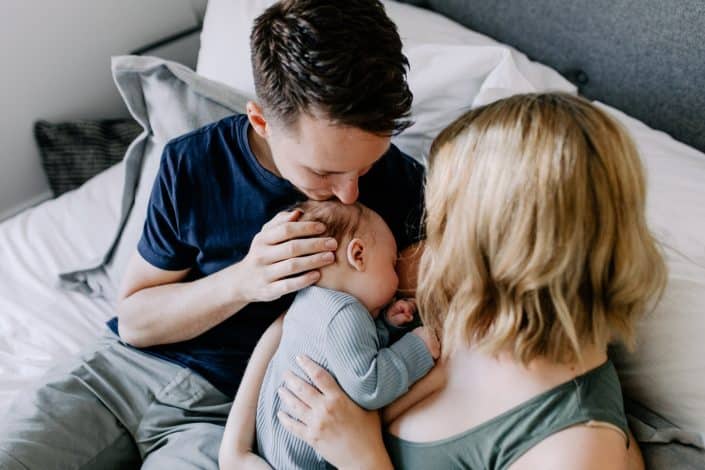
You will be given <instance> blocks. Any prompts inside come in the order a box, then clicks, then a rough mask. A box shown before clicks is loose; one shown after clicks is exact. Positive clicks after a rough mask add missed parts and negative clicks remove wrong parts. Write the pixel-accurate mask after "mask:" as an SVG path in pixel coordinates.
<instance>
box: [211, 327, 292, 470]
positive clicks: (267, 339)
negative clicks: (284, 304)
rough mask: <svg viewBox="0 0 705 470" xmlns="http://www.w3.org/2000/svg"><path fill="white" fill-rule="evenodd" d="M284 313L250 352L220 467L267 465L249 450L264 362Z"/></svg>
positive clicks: (275, 344) (224, 469) (273, 348)
mask: <svg viewBox="0 0 705 470" xmlns="http://www.w3.org/2000/svg"><path fill="white" fill-rule="evenodd" d="M283 321H284V315H282V316H280V317H279V318H277V320H276V321H275V322H274V323H272V324H271V325H270V327H269V328H267V331H265V332H264V334H263V335H262V337H261V338H260V340H259V342H258V343H257V346H256V347H255V350H254V351H253V352H252V356H251V357H250V362H249V364H248V365H247V369H246V370H245V374H244V375H243V377H242V382H240V387H239V388H238V391H237V395H236V396H235V401H233V406H232V408H231V409H230V414H229V415H228V422H227V424H226V425H225V432H224V433H223V440H222V442H221V443H220V453H219V456H218V461H219V466H220V469H221V470H234V469H238V468H243V469H244V468H247V469H250V468H255V469H257V468H262V469H265V468H266V469H270V468H271V467H270V466H269V465H267V462H265V461H264V459H262V458H260V457H259V456H258V455H257V454H255V453H254V452H253V451H252V448H253V445H254V442H255V417H256V416H257V397H258V396H259V391H260V388H261V387H262V381H263V380H264V376H265V374H266V372H267V364H269V361H270V360H271V359H272V357H273V356H274V353H275V352H276V350H277V347H279V341H280V340H281V335H282V323H283Z"/></svg>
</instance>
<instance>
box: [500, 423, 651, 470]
mask: <svg viewBox="0 0 705 470" xmlns="http://www.w3.org/2000/svg"><path fill="white" fill-rule="evenodd" d="M534 468H543V469H547V470H550V469H564V468H571V469H575V470H638V469H639V468H641V469H643V464H642V466H641V467H635V466H633V462H630V455H629V452H628V450H627V446H626V440H625V436H624V434H623V433H622V432H621V431H618V430H616V429H613V428H611V427H606V426H604V427H603V426H586V425H580V426H573V427H570V428H568V429H564V430H563V431H560V432H557V433H556V434H553V435H552V436H549V437H547V438H546V439H544V440H543V441H541V442H539V443H538V444H536V445H535V446H534V447H532V448H531V449H530V450H529V451H528V452H527V453H525V454H524V455H522V456H521V457H520V458H519V459H518V460H517V461H516V462H515V463H514V464H513V465H512V467H511V470H526V469H534Z"/></svg>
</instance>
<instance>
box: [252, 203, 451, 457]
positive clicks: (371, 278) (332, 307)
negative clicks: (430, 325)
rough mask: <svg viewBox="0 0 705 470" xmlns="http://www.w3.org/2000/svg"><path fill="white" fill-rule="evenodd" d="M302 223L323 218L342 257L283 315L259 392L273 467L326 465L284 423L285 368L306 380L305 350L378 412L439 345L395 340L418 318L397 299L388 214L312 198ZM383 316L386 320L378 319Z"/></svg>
mask: <svg viewBox="0 0 705 470" xmlns="http://www.w3.org/2000/svg"><path fill="white" fill-rule="evenodd" d="M299 208H300V209H302V210H303V216H302V219H301V220H312V221H319V222H323V223H324V224H325V225H326V227H327V230H328V233H327V234H326V236H330V237H333V238H335V239H336V240H337V241H338V250H337V253H336V262H335V264H333V265H330V266H328V267H325V268H323V269H322V271H321V279H320V280H319V282H318V283H317V284H316V285H315V286H311V287H308V288H306V289H303V290H301V291H300V292H299V293H298V294H297V296H296V298H295V300H294V302H293V304H292V305H291V307H290V308H289V311H288V313H287V314H286V316H285V317H284V325H283V332H282V338H281V343H280V344H279V348H278V349H277V352H276V353H275V355H274V357H273V358H272V361H271V362H270V363H269V366H268V368H267V373H266V376H265V378H264V382H263V383H262V388H261V389H260V394H259V400H258V403H257V418H256V428H257V451H258V453H259V455H260V456H261V457H263V458H265V459H266V460H267V462H268V463H269V464H270V465H271V466H272V467H274V468H275V469H292V468H305V469H315V468H327V463H326V462H325V461H324V460H323V459H322V458H321V457H320V456H319V455H318V454H316V452H315V451H314V450H313V449H312V448H310V447H309V446H308V445H307V444H306V443H304V442H303V441H301V440H299V439H297V438H296V437H294V436H293V435H291V434H289V433H288V432H287V431H286V430H285V429H284V428H283V427H282V426H281V424H280V423H279V420H278V418H277V412H278V411H279V409H280V407H281V406H282V404H281V401H280V399H279V395H278V393H277V391H278V390H279V388H280V387H282V386H283V383H284V373H285V372H286V371H288V370H293V371H295V372H296V373H297V374H298V375H300V376H301V377H303V378H305V379H306V375H305V374H304V373H303V372H302V371H301V369H299V367H298V366H297V364H296V361H295V358H296V356H298V355H307V356H309V357H310V358H311V359H313V360H314V361H316V362H317V363H319V364H320V365H321V366H323V367H324V368H326V369H327V370H328V371H329V372H330V373H331V374H332V375H333V376H334V377H335V378H336V380H337V381H338V383H339V384H340V386H341V387H342V388H343V390H345V392H346V393H347V394H348V395H349V396H350V398H351V399H352V400H354V401H355V402H356V403H357V404H359V405H360V406H362V407H363V408H367V409H370V410H372V409H378V408H381V407H383V406H386V405H388V404H389V403H391V402H392V401H394V400H395V399H396V398H398V397H399V396H401V395H403V394H404V393H405V392H406V391H407V390H408V389H409V387H410V385H412V384H413V383H414V382H416V381H417V380H419V379H420V378H421V377H423V376H424V375H426V373H427V372H428V371H429V370H430V369H431V368H432V367H433V364H434V359H436V358H438V354H439V349H440V348H439V345H438V343H437V341H436V339H435V336H434V335H433V334H432V333H431V332H430V331H429V330H427V329H426V328H424V327H418V328H416V329H414V330H413V331H411V332H409V333H406V334H403V335H402V336H401V338H400V339H399V340H398V341H396V342H395V343H393V344H391V345H390V344H389V326H391V327H392V329H394V328H395V327H401V326H402V325H404V324H407V323H410V322H411V321H412V320H413V319H414V310H415V304H414V303H413V301H412V300H408V299H403V300H399V301H396V302H395V303H394V304H393V305H392V306H391V307H389V308H388V309H387V311H386V312H385V314H383V315H380V312H381V311H382V310H383V308H384V307H385V306H386V305H388V304H389V303H390V302H391V301H392V300H393V298H394V294H395V293H396V290H397V285H398V282H399V280H398V278H397V274H396V271H395V265H396V260H397V246H396V242H395V241H394V236H393V235H392V232H391V230H390V229H389V227H388V226H387V224H386V223H385V222H384V220H382V218H381V217H380V216H379V215H378V214H377V213H375V212H373V211H372V210H370V209H368V208H366V207H364V206H362V205H360V204H354V205H347V206H346V205H343V204H341V203H339V202H333V201H325V202H314V201H309V202H306V203H303V204H302V205H301V206H299ZM378 317H381V318H378Z"/></svg>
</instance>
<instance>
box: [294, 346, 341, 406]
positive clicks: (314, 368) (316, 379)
mask: <svg viewBox="0 0 705 470" xmlns="http://www.w3.org/2000/svg"><path fill="white" fill-rule="evenodd" d="M296 362H297V363H298V364H299V366H301V368H302V369H303V370H304V372H306V375H308V377H309V378H310V379H311V381H312V382H313V385H314V386H315V388H317V389H318V390H320V391H321V393H322V394H323V395H332V394H334V393H335V392H337V391H339V390H340V387H339V386H338V383H337V382H336V381H335V379H334V378H333V376H332V375H330V373H329V372H328V371H327V370H325V369H324V368H323V367H321V366H320V365H318V364H316V363H315V362H313V361H312V360H311V359H310V358H309V357H308V356H298V357H297V358H296ZM299 380H301V379H299ZM304 383H306V382H304ZM306 385H307V386H308V387H309V388H312V389H314V390H315V388H314V387H311V386H310V385H309V384H308V383H306ZM287 387H288V385H287ZM294 393H296V390H294ZM308 404H309V406H310V403H308Z"/></svg>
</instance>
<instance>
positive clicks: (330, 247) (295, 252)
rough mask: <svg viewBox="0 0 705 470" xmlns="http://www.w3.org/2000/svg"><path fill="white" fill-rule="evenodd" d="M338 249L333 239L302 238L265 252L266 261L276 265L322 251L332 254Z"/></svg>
mask: <svg viewBox="0 0 705 470" xmlns="http://www.w3.org/2000/svg"><path fill="white" fill-rule="evenodd" d="M337 247H338V242H337V241H335V238H304V239H299V240H289V241H288V242H284V243H280V244H278V245H275V246H272V247H271V248H270V249H269V250H268V252H267V261H268V262H269V263H276V262H277V261H282V260H285V259H289V258H296V257H298V256H304V255H311V254H314V253H321V252H324V251H328V252H332V251H334V250H335V249H336V248H337Z"/></svg>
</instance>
